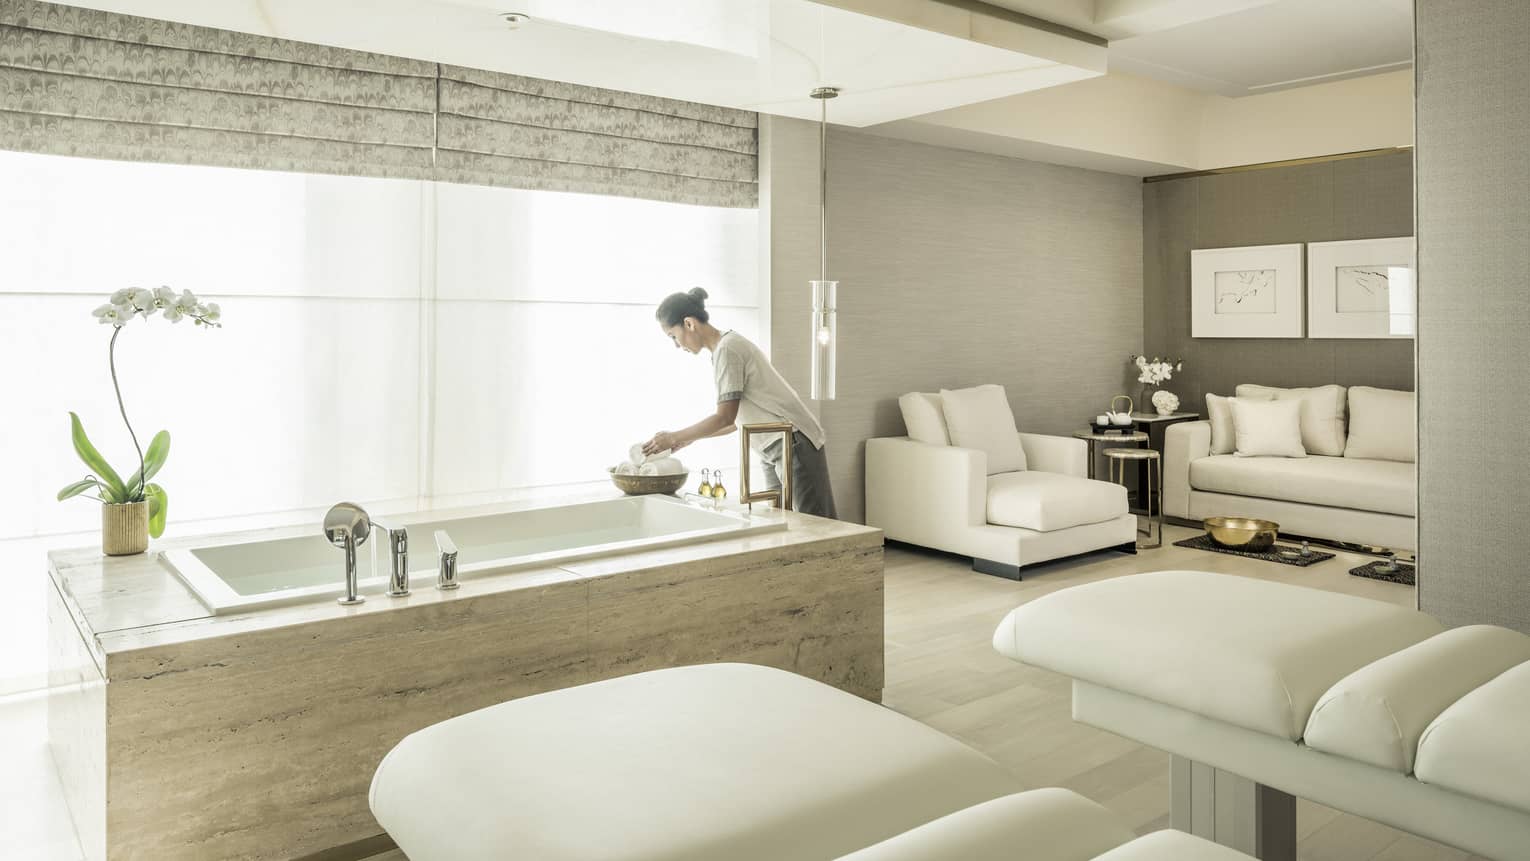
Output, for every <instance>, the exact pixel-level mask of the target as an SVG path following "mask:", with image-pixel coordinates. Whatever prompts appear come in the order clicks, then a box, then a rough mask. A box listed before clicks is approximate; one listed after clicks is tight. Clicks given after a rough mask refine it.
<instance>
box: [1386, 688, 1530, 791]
mask: <svg viewBox="0 0 1530 861" xmlns="http://www.w3.org/2000/svg"><path fill="white" fill-rule="evenodd" d="M1414 771H1415V773H1416V775H1417V776H1418V779H1419V780H1422V781H1423V782H1425V783H1432V784H1435V785H1436V786H1439V787H1442V788H1445V789H1451V790H1454V791H1456V792H1459V793H1461V794H1463V795H1470V796H1472V797H1474V798H1480V799H1482V800H1483V801H1491V802H1494V803H1496V804H1501V805H1504V806H1506V807H1512V808H1514V809H1516V810H1521V811H1525V812H1530V780H1527V779H1526V775H1530V663H1525V664H1520V665H1519V666H1517V667H1514V668H1513V669H1511V670H1508V671H1507V672H1505V673H1503V674H1502V675H1500V676H1498V677H1497V678H1495V679H1493V680H1492V681H1490V682H1488V683H1487V684H1485V685H1483V686H1482V687H1480V688H1478V689H1476V690H1475V691H1472V692H1471V693H1469V694H1467V695H1466V696H1464V697H1462V698H1461V699H1459V700H1457V701H1456V703H1455V704H1454V705H1452V706H1451V707H1450V708H1448V709H1446V710H1445V711H1444V712H1442V713H1441V714H1440V716H1439V717H1437V718H1435V719H1434V723H1431V724H1430V725H1429V727H1428V728H1427V729H1425V730H1424V737H1423V738H1422V739H1421V740H1420V741H1419V744H1418V761H1417V763H1416V764H1415V765H1414Z"/></svg>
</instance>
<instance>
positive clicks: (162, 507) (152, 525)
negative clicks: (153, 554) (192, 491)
mask: <svg viewBox="0 0 1530 861" xmlns="http://www.w3.org/2000/svg"><path fill="white" fill-rule="evenodd" d="M143 495H144V498H146V499H148V500H149V537H150V538H158V537H159V536H161V535H164V534H165V511H166V510H167V509H168V508H169V507H170V496H169V494H167V493H165V489H164V488H163V487H160V486H159V485H157V484H150V485H148V486H146V487H144V489H143Z"/></svg>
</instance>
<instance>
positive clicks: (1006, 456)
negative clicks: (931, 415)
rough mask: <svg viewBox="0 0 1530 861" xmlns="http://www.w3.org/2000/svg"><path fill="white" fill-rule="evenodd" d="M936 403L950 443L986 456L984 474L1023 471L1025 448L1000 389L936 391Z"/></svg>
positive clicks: (988, 387) (1013, 417)
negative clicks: (1021, 443)
mask: <svg viewBox="0 0 1530 861" xmlns="http://www.w3.org/2000/svg"><path fill="white" fill-rule="evenodd" d="M940 403H941V406H942V407H943V408H944V412H945V415H946V426H947V427H948V428H949V429H950V432H951V444H952V445H954V446H958V447H960V448H975V449H978V450H980V451H982V452H985V453H986V454H987V455H988V474H989V475H997V474H999V473H1001V472H1016V471H1018V470H1022V469H1025V449H1024V448H1021V447H1020V432H1019V431H1018V430H1016V429H1015V414H1014V412H1012V411H1011V410H1010V408H1009V398H1008V397H1007V396H1006V395H1005V394H1004V387H1003V386H992V385H989V386H978V387H976V388H972V389H957V390H955V391H950V390H947V389H941V390H940Z"/></svg>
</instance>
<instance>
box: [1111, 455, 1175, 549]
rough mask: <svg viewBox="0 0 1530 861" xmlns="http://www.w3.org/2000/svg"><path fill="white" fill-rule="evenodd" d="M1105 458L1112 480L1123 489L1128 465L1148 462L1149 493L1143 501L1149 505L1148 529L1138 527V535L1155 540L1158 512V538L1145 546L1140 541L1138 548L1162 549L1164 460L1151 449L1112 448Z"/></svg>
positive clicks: (1147, 515)
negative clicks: (1155, 522) (1155, 518)
mask: <svg viewBox="0 0 1530 861" xmlns="http://www.w3.org/2000/svg"><path fill="white" fill-rule="evenodd" d="M1105 457H1106V458H1107V459H1108V462H1109V465H1110V480H1111V481H1113V482H1116V483H1117V484H1120V485H1121V486H1122V487H1125V486H1126V467H1127V464H1129V463H1133V462H1138V461H1144V460H1145V461H1148V464H1147V467H1148V468H1147V493H1145V494H1144V495H1143V500H1144V502H1145V504H1146V505H1147V514H1146V517H1147V528H1146V529H1144V528H1142V527H1140V526H1139V527H1137V534H1138V535H1146V536H1147V537H1149V538H1153V518H1154V514H1153V512H1155V511H1156V512H1158V514H1157V515H1156V516H1157V518H1158V537H1157V538H1154V539H1153V541H1152V542H1151V543H1146V544H1145V543H1143V542H1141V541H1138V542H1137V547H1138V549H1141V550H1151V549H1153V548H1155V547H1162V546H1163V458H1162V457H1161V456H1159V454H1158V452H1157V450H1155V449H1151V448H1110V449H1106V450H1105ZM1117 464H1119V465H1120V466H1119V468H1118V467H1117ZM1118 472H1119V473H1120V477H1119V478H1117V475H1116V474H1117V473H1118Z"/></svg>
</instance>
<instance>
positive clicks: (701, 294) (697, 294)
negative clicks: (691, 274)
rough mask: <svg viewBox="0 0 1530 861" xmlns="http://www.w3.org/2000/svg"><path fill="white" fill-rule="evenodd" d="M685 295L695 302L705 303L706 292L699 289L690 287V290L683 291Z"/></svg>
mask: <svg viewBox="0 0 1530 861" xmlns="http://www.w3.org/2000/svg"><path fill="white" fill-rule="evenodd" d="M685 295H687V296H689V297H691V298H692V299H695V300H696V301H697V302H705V301H707V291H705V290H703V289H701V288H700V287H692V288H691V289H689V290H687V291H685Z"/></svg>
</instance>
